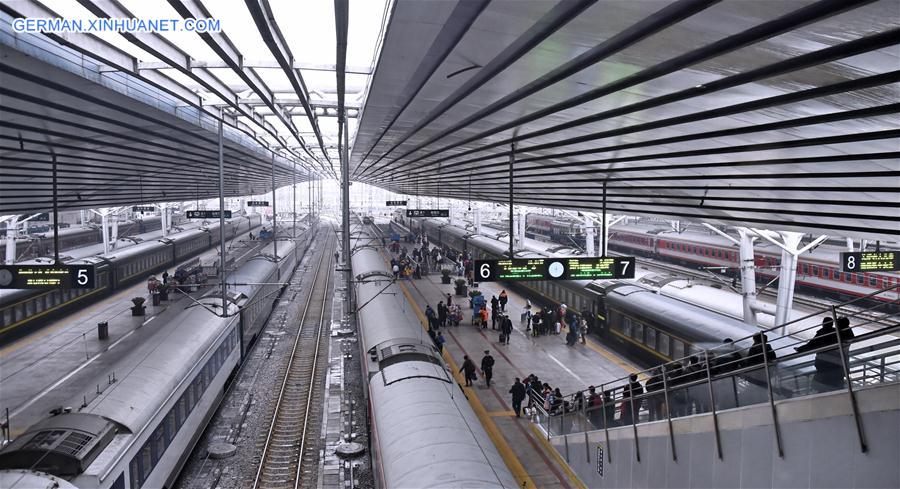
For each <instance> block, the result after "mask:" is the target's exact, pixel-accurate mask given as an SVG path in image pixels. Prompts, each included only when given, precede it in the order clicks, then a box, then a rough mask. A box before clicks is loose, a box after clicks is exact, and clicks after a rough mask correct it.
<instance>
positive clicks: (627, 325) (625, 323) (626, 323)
mask: <svg viewBox="0 0 900 489" xmlns="http://www.w3.org/2000/svg"><path fill="white" fill-rule="evenodd" d="M622 334H624V335H625V336H628V337H631V318H629V317H627V316H625V317H623V318H622Z"/></svg>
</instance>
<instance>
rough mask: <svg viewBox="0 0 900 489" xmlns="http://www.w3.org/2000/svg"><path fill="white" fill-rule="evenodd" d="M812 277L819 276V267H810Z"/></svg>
mask: <svg viewBox="0 0 900 489" xmlns="http://www.w3.org/2000/svg"><path fill="white" fill-rule="evenodd" d="M811 268H812V276H813V277H817V276H818V275H819V267H818V266H816V265H812V267H811Z"/></svg>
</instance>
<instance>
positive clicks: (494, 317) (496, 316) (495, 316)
mask: <svg viewBox="0 0 900 489" xmlns="http://www.w3.org/2000/svg"><path fill="white" fill-rule="evenodd" d="M498 321H502V319H500V308H499V307H494V306H493V304H492V305H491V329H497V322H498ZM501 325H502V323H501Z"/></svg>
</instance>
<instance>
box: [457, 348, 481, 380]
mask: <svg viewBox="0 0 900 489" xmlns="http://www.w3.org/2000/svg"><path fill="white" fill-rule="evenodd" d="M476 369H477V367H475V362H473V361H472V359H471V358H469V355H465V356H463V364H462V367H460V368H459V371H460V373H462V372H465V377H466V387H468V386H471V385H472V382H473V381H474V380H475V379H476V377H475V370H476Z"/></svg>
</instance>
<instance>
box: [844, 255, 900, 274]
mask: <svg viewBox="0 0 900 489" xmlns="http://www.w3.org/2000/svg"><path fill="white" fill-rule="evenodd" d="M841 269H842V270H843V271H845V272H893V271H897V270H900V252H897V251H855V252H849V253H841Z"/></svg>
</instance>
